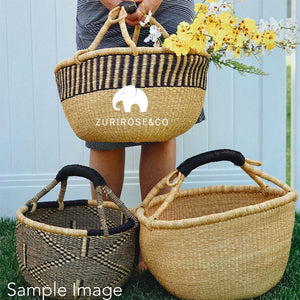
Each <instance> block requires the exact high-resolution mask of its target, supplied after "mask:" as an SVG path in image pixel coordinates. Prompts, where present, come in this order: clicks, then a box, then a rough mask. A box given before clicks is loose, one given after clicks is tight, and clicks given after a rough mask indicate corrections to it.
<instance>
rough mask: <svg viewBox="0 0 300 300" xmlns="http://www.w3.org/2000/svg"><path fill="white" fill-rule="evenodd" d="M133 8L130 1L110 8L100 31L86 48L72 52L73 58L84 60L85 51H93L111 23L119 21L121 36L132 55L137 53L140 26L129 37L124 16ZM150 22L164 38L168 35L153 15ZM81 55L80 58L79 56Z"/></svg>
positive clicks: (79, 61) (77, 60)
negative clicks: (158, 29)
mask: <svg viewBox="0 0 300 300" xmlns="http://www.w3.org/2000/svg"><path fill="white" fill-rule="evenodd" d="M133 11H134V10H133V9H132V2H131V1H124V2H121V3H120V4H119V6H117V7H115V8H114V9H112V10H111V11H110V12H109V14H108V18H107V20H106V22H105V23H104V25H103V26H102V27H101V29H100V31H99V32H98V34H97V36H96V37H95V39H94V41H93V42H92V44H91V45H90V46H89V47H88V48H86V49H82V50H79V51H77V52H76V53H75V54H74V57H73V58H74V60H75V61H76V62H77V63H78V64H80V63H81V62H82V61H84V59H85V58H84V54H85V53H87V52H91V51H95V50H96V49H97V48H98V46H99V44H100V43H101V41H102V39H103V37H104V35H105V34H106V32H107V31H108V29H109V28H110V26H111V25H113V24H116V23H119V25H120V29H121V33H122V36H123V38H124V40H125V42H126V44H127V45H128V46H129V47H130V49H131V53H132V54H133V55H138V48H137V46H136V45H137V41H138V38H139V35H140V30H141V26H140V25H136V26H135V28H134V33H133V36H132V38H131V37H130V35H129V33H128V30H127V26H126V22H125V19H126V16H127V13H132V12H133ZM150 22H151V24H152V25H156V26H157V27H158V28H160V30H161V33H162V36H163V37H164V38H167V37H169V34H168V32H167V31H166V30H165V28H164V27H163V26H162V25H161V24H160V23H159V22H157V21H156V19H155V18H154V17H152V16H151V18H150ZM81 56H82V58H81Z"/></svg>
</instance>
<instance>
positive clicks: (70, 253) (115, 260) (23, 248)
mask: <svg viewBox="0 0 300 300" xmlns="http://www.w3.org/2000/svg"><path fill="white" fill-rule="evenodd" d="M105 214H106V220H107V225H108V227H109V228H114V227H117V226H119V225H122V224H123V223H125V222H127V220H126V218H125V217H124V214H123V213H122V212H120V211H119V210H117V209H116V208H115V209H112V208H106V209H105ZM25 216H26V217H27V218H30V219H32V220H34V221H37V222H41V223H46V224H48V225H52V226H59V227H64V228H72V229H76V228H77V229H94V228H99V217H98V215H97V209H96V207H93V206H71V207H65V208H64V210H63V211H59V210H58V209H57V208H41V209H37V210H36V211H35V212H34V213H32V214H31V213H25ZM137 234H138V232H137V228H134V227H133V228H131V229H129V230H127V231H125V232H120V233H118V234H114V235H110V236H108V237H102V236H83V237H76V236H66V235H60V234H53V233H49V232H46V231H44V230H40V229H37V228H31V227H29V226H27V225H26V224H23V223H21V222H18V223H17V228H16V236H17V257H18V262H19V266H20V269H21V271H22V273H23V275H24V278H25V280H26V281H27V282H28V283H29V284H30V285H32V286H34V287H40V288H42V287H45V286H49V287H53V284H54V282H56V284H57V286H62V287H65V288H66V289H67V295H66V297H64V299H74V296H78V297H79V298H80V295H77V294H76V291H77V288H78V287H90V288H91V290H92V291H93V289H94V287H99V288H101V289H102V288H104V287H116V286H123V285H124V284H125V282H126V281H127V279H128V277H129V275H130V273H131V271H132V269H133V268H134V265H135V260H136V246H137V245H136V243H137ZM74 289H75V292H74ZM86 295H87V294H86ZM84 298H89V297H84ZM90 298H93V297H90Z"/></svg>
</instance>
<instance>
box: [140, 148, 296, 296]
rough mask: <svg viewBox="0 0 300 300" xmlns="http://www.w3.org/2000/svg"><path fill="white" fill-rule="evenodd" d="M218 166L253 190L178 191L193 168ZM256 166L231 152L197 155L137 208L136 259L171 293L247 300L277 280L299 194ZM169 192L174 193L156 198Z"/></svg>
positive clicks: (212, 188)
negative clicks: (233, 171) (230, 166)
mask: <svg viewBox="0 0 300 300" xmlns="http://www.w3.org/2000/svg"><path fill="white" fill-rule="evenodd" d="M223 160H225V161H231V162H233V163H234V164H235V165H237V166H239V167H241V169H242V170H243V171H245V172H246V173H247V174H248V175H249V176H250V177H251V178H252V179H253V180H254V181H255V182H256V183H257V185H242V186H233V185H231V186H206V187H201V188H194V189H187V190H179V188H180V186H181V184H182V183H183V181H184V179H185V177H186V176H188V175H189V173H190V172H191V171H192V170H193V169H195V168H196V167H198V166H201V165H204V164H206V163H210V162H217V161H223ZM253 165H256V166H258V165H260V163H259V162H254V161H251V160H248V159H245V158H244V156H243V155H242V154H241V153H240V152H237V151H233V150H216V151H211V152H207V153H203V154H200V155H197V156H194V157H192V158H190V159H188V160H186V161H185V162H183V163H182V164H181V165H180V166H179V167H178V168H177V170H176V171H174V172H173V173H171V174H170V175H168V176H166V177H165V178H163V179H162V180H161V181H160V182H159V183H158V184H157V185H156V186H155V187H154V188H153V189H152V190H151V191H150V193H149V194H148V195H147V197H146V198H145V200H144V201H143V203H142V204H141V205H140V206H139V207H138V209H137V217H138V219H139V221H140V247H141V253H142V255H143V258H144V260H145V263H146V265H147V266H148V268H149V270H150V271H151V272H152V274H153V275H154V277H155V278H156V279H157V280H158V281H159V282H160V283H161V284H162V285H163V286H164V287H165V288H166V289H167V290H168V291H169V292H171V293H172V294H175V295H176V296H178V297H180V298H183V299H205V300H209V299H212V300H218V299H220V300H224V299H248V298H252V297H256V296H258V295H261V294H263V293H265V292H267V291H268V290H269V289H271V288H272V287H273V286H275V285H276V284H277V283H278V281H279V280H280V279H281V277H282V275H283V273H284V271H285V268H286V265H287V261H288V258H289V250H290V245H291V237H292V232H293V226H294V217H295V201H296V200H297V192H296V191H295V190H293V189H292V188H290V187H289V186H288V185H287V184H285V183H284V182H282V181H280V180H278V179H276V178H275V177H273V176H271V175H268V174H266V173H264V172H263V171H261V170H259V169H257V168H255V167H253ZM262 179H265V180H267V181H270V182H271V183H273V184H275V185H276V186H277V187H271V186H268V185H267V184H266V183H265V182H264V181H263V180H262ZM166 186H170V187H172V189H171V191H170V192H169V193H167V194H163V195H157V194H158V193H159V191H160V190H161V189H163V188H164V187H166Z"/></svg>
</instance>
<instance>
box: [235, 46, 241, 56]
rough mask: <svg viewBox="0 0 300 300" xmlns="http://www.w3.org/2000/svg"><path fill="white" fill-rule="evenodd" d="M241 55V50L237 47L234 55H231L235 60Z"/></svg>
mask: <svg viewBox="0 0 300 300" xmlns="http://www.w3.org/2000/svg"><path fill="white" fill-rule="evenodd" d="M241 54H242V51H241V48H240V47H238V48H236V49H235V51H234V54H233V58H237V57H239V56H240V55H241Z"/></svg>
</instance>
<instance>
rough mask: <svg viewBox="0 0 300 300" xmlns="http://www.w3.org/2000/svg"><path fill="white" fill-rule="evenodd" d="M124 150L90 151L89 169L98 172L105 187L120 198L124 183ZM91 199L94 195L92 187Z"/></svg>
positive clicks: (94, 197)
mask: <svg viewBox="0 0 300 300" xmlns="http://www.w3.org/2000/svg"><path fill="white" fill-rule="evenodd" d="M124 164H125V148H120V149H112V150H94V149H91V150H90V167H91V168H93V169H95V170H96V171H98V172H99V173H100V174H101V175H102V176H103V178H104V179H105V181H106V183H107V185H108V186H109V187H110V188H111V189H112V191H113V192H114V193H115V194H116V195H117V196H118V197H120V196H121V192H122V186H123V181H124ZM92 199H96V193H95V190H94V188H93V187H92Z"/></svg>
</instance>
